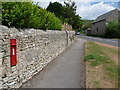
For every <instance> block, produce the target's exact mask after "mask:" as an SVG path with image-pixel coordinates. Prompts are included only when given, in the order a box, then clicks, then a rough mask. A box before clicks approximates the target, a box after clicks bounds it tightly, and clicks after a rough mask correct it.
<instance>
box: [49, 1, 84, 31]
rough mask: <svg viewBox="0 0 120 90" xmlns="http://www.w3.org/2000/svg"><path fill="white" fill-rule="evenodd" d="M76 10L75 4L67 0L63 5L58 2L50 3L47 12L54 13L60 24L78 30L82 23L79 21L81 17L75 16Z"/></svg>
mask: <svg viewBox="0 0 120 90" xmlns="http://www.w3.org/2000/svg"><path fill="white" fill-rule="evenodd" d="M76 8H77V6H76V4H75V2H73V1H71V0H69V1H65V2H64V5H62V4H60V3H59V2H54V3H52V2H50V4H49V6H48V7H47V10H48V11H50V12H54V13H55V15H56V16H57V17H58V18H59V19H60V20H61V21H62V23H68V24H70V25H72V27H73V29H76V30H79V29H81V27H82V23H83V21H82V20H81V17H80V16H79V15H77V14H76Z"/></svg>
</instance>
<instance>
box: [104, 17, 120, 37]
mask: <svg viewBox="0 0 120 90" xmlns="http://www.w3.org/2000/svg"><path fill="white" fill-rule="evenodd" d="M119 21H120V18H119V19H118V20H116V21H112V22H109V23H108V25H107V30H106V32H105V37H107V38H120V23H119Z"/></svg>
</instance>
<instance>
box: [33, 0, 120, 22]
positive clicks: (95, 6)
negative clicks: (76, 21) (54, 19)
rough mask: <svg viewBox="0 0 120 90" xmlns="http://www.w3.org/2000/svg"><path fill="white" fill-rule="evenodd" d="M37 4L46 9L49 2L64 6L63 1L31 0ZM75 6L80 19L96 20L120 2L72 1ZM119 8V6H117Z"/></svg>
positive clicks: (103, 0)
mask: <svg viewBox="0 0 120 90" xmlns="http://www.w3.org/2000/svg"><path fill="white" fill-rule="evenodd" d="M33 1H34V2H39V5H40V6H41V7H42V8H47V6H48V5H49V2H56V1H57V2H60V3H61V4H63V5H64V1H65V0H33ZM72 1H75V3H76V5H77V10H76V13H77V14H79V16H81V18H82V19H89V20H92V19H96V18H97V17H98V16H100V15H102V14H104V13H107V12H109V11H111V10H114V9H115V8H118V2H119V1H120V0H72ZM83 1H84V2H83ZM119 7H120V6H119Z"/></svg>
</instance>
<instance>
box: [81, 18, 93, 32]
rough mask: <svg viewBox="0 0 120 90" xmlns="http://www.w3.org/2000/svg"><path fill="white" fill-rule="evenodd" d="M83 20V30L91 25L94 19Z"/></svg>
mask: <svg viewBox="0 0 120 90" xmlns="http://www.w3.org/2000/svg"><path fill="white" fill-rule="evenodd" d="M83 21H84V24H83V26H82V27H83V30H85V29H87V28H90V27H91V24H92V22H93V21H94V20H83Z"/></svg>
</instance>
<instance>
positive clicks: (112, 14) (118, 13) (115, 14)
mask: <svg viewBox="0 0 120 90" xmlns="http://www.w3.org/2000/svg"><path fill="white" fill-rule="evenodd" d="M118 16H120V11H119V10H118V9H114V10H112V11H110V12H107V13H105V14H103V15H101V16H98V17H97V18H96V20H95V21H94V22H93V23H97V22H100V21H102V20H106V21H107V22H109V21H113V20H115V19H118Z"/></svg>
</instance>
